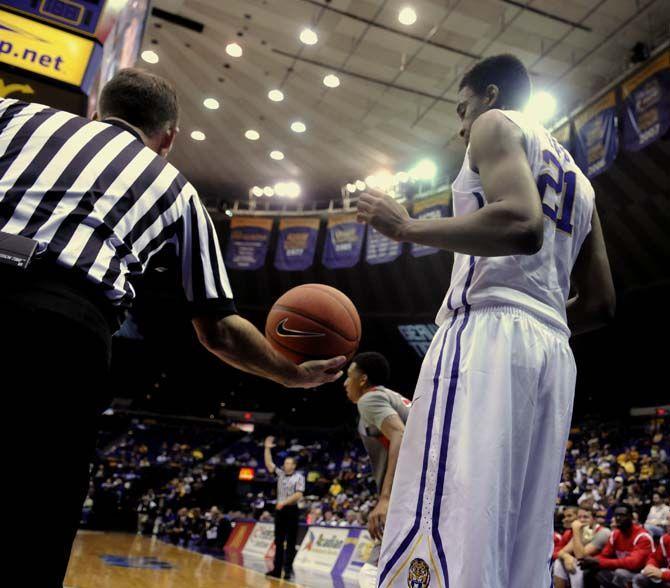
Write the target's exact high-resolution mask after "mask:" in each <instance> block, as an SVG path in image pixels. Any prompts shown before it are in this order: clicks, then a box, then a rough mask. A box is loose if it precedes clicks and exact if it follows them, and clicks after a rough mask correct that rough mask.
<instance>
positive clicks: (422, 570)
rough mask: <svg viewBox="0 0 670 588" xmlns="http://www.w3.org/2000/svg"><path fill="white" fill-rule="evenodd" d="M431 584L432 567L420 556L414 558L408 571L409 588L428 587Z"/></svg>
mask: <svg viewBox="0 0 670 588" xmlns="http://www.w3.org/2000/svg"><path fill="white" fill-rule="evenodd" d="M429 584H430V569H429V568H428V564H427V563H426V562H425V561H423V560H422V559H420V558H418V557H417V558H416V559H413V560H412V563H410V564H409V572H408V573H407V587H408V588H428V586H429Z"/></svg>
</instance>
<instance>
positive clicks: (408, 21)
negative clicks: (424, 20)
mask: <svg viewBox="0 0 670 588" xmlns="http://www.w3.org/2000/svg"><path fill="white" fill-rule="evenodd" d="M398 20H399V21H400V24H404V25H407V26H409V25H413V24H414V23H415V22H416V11H415V10H414V8H412V7H411V6H405V7H404V8H403V9H402V10H401V11H400V12H399V13H398Z"/></svg>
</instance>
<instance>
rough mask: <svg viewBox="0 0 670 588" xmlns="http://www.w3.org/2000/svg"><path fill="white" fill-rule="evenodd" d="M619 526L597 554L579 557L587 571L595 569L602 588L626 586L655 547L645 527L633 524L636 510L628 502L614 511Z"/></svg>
mask: <svg viewBox="0 0 670 588" xmlns="http://www.w3.org/2000/svg"><path fill="white" fill-rule="evenodd" d="M614 516H615V519H616V524H617V528H616V529H615V530H614V531H613V532H612V534H611V535H610V538H609V541H608V542H607V545H605V547H604V548H603V550H602V551H601V552H600V554H599V555H598V556H596V557H593V556H586V557H583V558H582V559H581V560H580V564H581V568H582V570H584V571H585V572H591V573H593V572H595V573H596V580H597V581H598V583H599V584H600V587H601V588H626V587H627V586H628V584H629V583H630V582H632V580H633V578H634V577H635V574H636V572H639V571H640V570H642V568H643V567H644V566H645V564H646V563H647V561H648V559H649V556H650V555H651V553H652V551H653V550H654V541H653V539H652V538H651V535H649V533H647V531H646V530H645V529H644V527H642V526H640V525H636V524H634V523H633V509H632V508H631V507H630V505H628V504H622V505H620V506H618V507H617V508H616V509H615V511H614Z"/></svg>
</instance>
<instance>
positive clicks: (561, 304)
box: [436, 111, 595, 333]
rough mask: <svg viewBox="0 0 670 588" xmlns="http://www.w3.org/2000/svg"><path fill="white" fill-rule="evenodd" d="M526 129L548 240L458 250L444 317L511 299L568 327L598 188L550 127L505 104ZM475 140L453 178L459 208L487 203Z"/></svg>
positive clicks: (510, 302)
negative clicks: (527, 251) (538, 245)
mask: <svg viewBox="0 0 670 588" xmlns="http://www.w3.org/2000/svg"><path fill="white" fill-rule="evenodd" d="M501 112H503V114H505V116H507V118H509V119H510V120H511V121H512V122H514V123H515V124H516V125H517V126H518V127H519V128H520V129H521V131H522V132H523V134H524V137H525V144H526V154H527V156H528V162H529V164H530V168H531V170H532V172H533V176H534V177H535V179H536V181H537V186H538V190H539V192H540V197H541V198H542V209H543V211H544V242H543V245H542V249H540V251H538V252H537V253H536V254H534V255H507V256H503V257H476V256H473V255H463V254H460V253H456V254H455V255H454V267H453V270H452V274H451V285H450V287H449V291H448V292H447V295H446V297H445V299H444V302H443V303H442V308H440V311H439V313H438V315H437V319H436V322H437V324H442V323H443V322H444V321H445V319H446V318H447V317H449V316H450V315H451V314H452V313H453V311H454V310H456V309H457V308H459V307H463V306H473V307H475V306H482V305H486V306H490V305H512V306H516V307H519V308H522V309H524V310H526V311H528V312H530V313H531V314H533V315H535V316H537V317H538V318H539V319H541V320H543V321H547V322H549V323H550V324H552V325H554V326H556V327H558V328H560V329H562V330H564V331H566V332H567V333H569V330H568V326H567V319H566V303H567V299H568V295H569V293H570V273H571V271H572V267H573V265H574V263H575V260H576V259H577V255H578V253H579V250H580V248H581V246H582V243H583V242H584V239H585V238H586V236H587V235H588V234H589V232H590V231H591V217H592V214H593V208H594V206H595V194H594V191H593V187H592V186H591V183H590V182H589V180H588V179H587V178H586V176H585V175H584V174H583V173H582V172H581V170H580V169H579V168H578V167H577V165H576V164H575V162H574V160H573V159H572V157H571V155H570V154H569V153H568V152H567V150H566V149H565V148H564V147H562V146H561V145H560V143H559V142H558V141H557V140H556V139H555V138H554V137H552V136H551V134H550V133H549V131H547V130H546V129H545V128H544V127H542V126H540V125H539V124H537V123H534V122H531V121H529V120H528V119H527V118H526V117H524V115H522V114H521V113H520V112H516V111H501ZM469 153H470V150H469V147H468V149H467V150H466V152H465V159H464V160H463V167H462V168H461V171H460V173H459V174H458V177H457V178H456V179H455V180H454V182H453V184H452V186H451V189H452V194H453V209H454V216H460V215H463V214H470V213H472V212H475V211H476V210H478V209H479V208H482V207H483V206H486V203H487V202H486V194H485V193H484V190H483V188H482V182H481V178H480V177H479V174H478V173H477V172H474V171H473V170H472V169H471V168H470V158H469Z"/></svg>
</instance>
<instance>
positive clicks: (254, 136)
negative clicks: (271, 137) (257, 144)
mask: <svg viewBox="0 0 670 588" xmlns="http://www.w3.org/2000/svg"><path fill="white" fill-rule="evenodd" d="M244 136H245V137H246V138H247V139H249V141H258V139H260V138H261V135H260V133H259V132H258V131H255V130H254V129H249V130H248V131H247V132H246V133H244Z"/></svg>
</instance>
